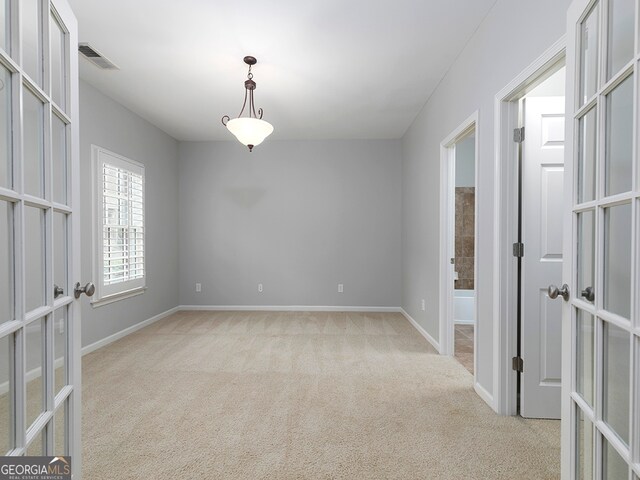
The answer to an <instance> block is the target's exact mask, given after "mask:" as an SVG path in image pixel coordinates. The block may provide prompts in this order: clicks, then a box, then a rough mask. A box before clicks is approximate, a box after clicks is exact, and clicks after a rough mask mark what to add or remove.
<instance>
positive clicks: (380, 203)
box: [179, 140, 401, 307]
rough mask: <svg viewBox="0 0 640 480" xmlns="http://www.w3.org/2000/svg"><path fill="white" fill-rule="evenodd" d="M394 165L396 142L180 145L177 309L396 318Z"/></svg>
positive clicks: (397, 197)
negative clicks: (327, 310) (241, 308)
mask: <svg viewBox="0 0 640 480" xmlns="http://www.w3.org/2000/svg"><path fill="white" fill-rule="evenodd" d="M400 162H401V160H400V141H398V140H380V141H364V140H362V141H359V140H357V141H267V142H265V143H264V144H262V145H260V146H259V147H256V149H255V150H254V152H253V153H249V152H248V151H247V149H246V148H244V147H242V145H240V144H239V143H238V142H235V141H230V142H210V143H181V144H180V202H179V204H180V262H179V263H180V303H181V304H182V305H306V306H313V305H336V306H338V305H341V306H391V307H397V306H399V304H400V300H401V289H400V282H401V280H400V276H401V273H400V265H401V238H400V236H401V231H400V229H401V164H400ZM196 282H200V283H202V292H201V293H196V291H195V283H196ZM259 282H261V283H263V285H264V292H263V293H258V288H257V285H258V283H259ZM338 283H343V284H344V293H342V294H339V293H337V284H338Z"/></svg>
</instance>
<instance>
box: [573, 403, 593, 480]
mask: <svg viewBox="0 0 640 480" xmlns="http://www.w3.org/2000/svg"><path fill="white" fill-rule="evenodd" d="M575 408H576V410H577V415H576V417H577V425H576V459H575V460H576V474H577V475H576V478H578V479H580V480H582V479H585V480H586V479H592V478H593V423H591V422H590V421H589V419H588V418H587V417H585V415H584V413H583V412H582V410H580V408H578V407H577V406H576V407H575Z"/></svg>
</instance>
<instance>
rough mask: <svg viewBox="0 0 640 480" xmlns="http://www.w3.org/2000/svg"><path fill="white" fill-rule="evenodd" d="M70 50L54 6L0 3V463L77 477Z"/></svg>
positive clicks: (74, 97) (63, 18) (72, 31)
mask: <svg viewBox="0 0 640 480" xmlns="http://www.w3.org/2000/svg"><path fill="white" fill-rule="evenodd" d="M77 43H78V41H77V23H76V19H75V17H74V15H73V13H72V11H71V8H70V7H69V5H68V3H67V1H66V0H0V455H9V456H16V455H58V456H62V455H71V456H72V469H73V472H74V477H75V478H80V468H81V459H80V409H81V405H80V305H79V301H78V300H77V299H76V298H75V297H74V287H73V282H74V280H76V279H78V278H79V274H80V264H79V256H80V255H79V251H80V224H79V222H80V212H79V204H80V201H79V179H78V171H79V168H78V167H79V159H78V126H77V121H78V64H77V53H76V45H77Z"/></svg>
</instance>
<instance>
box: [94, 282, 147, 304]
mask: <svg viewBox="0 0 640 480" xmlns="http://www.w3.org/2000/svg"><path fill="white" fill-rule="evenodd" d="M146 290H147V287H137V288H133V289H131V290H127V291H125V292H120V293H114V294H113V295H109V296H107V297H102V298H100V299H98V300H92V301H91V306H92V307H93V308H97V307H103V306H105V305H109V304H110V303H114V302H119V301H120V300H124V299H126V298H131V297H137V296H138V295H142V294H143V293H144V292H145V291H146Z"/></svg>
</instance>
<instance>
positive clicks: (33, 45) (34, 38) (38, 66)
mask: <svg viewBox="0 0 640 480" xmlns="http://www.w3.org/2000/svg"><path fill="white" fill-rule="evenodd" d="M20 7H21V10H20V15H21V19H20V20H21V21H20V30H21V33H22V68H24V70H25V73H26V74H27V75H29V77H31V79H32V80H33V81H34V82H35V83H37V84H38V85H39V86H40V87H42V76H43V75H42V65H43V62H42V9H41V0H20Z"/></svg>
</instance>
